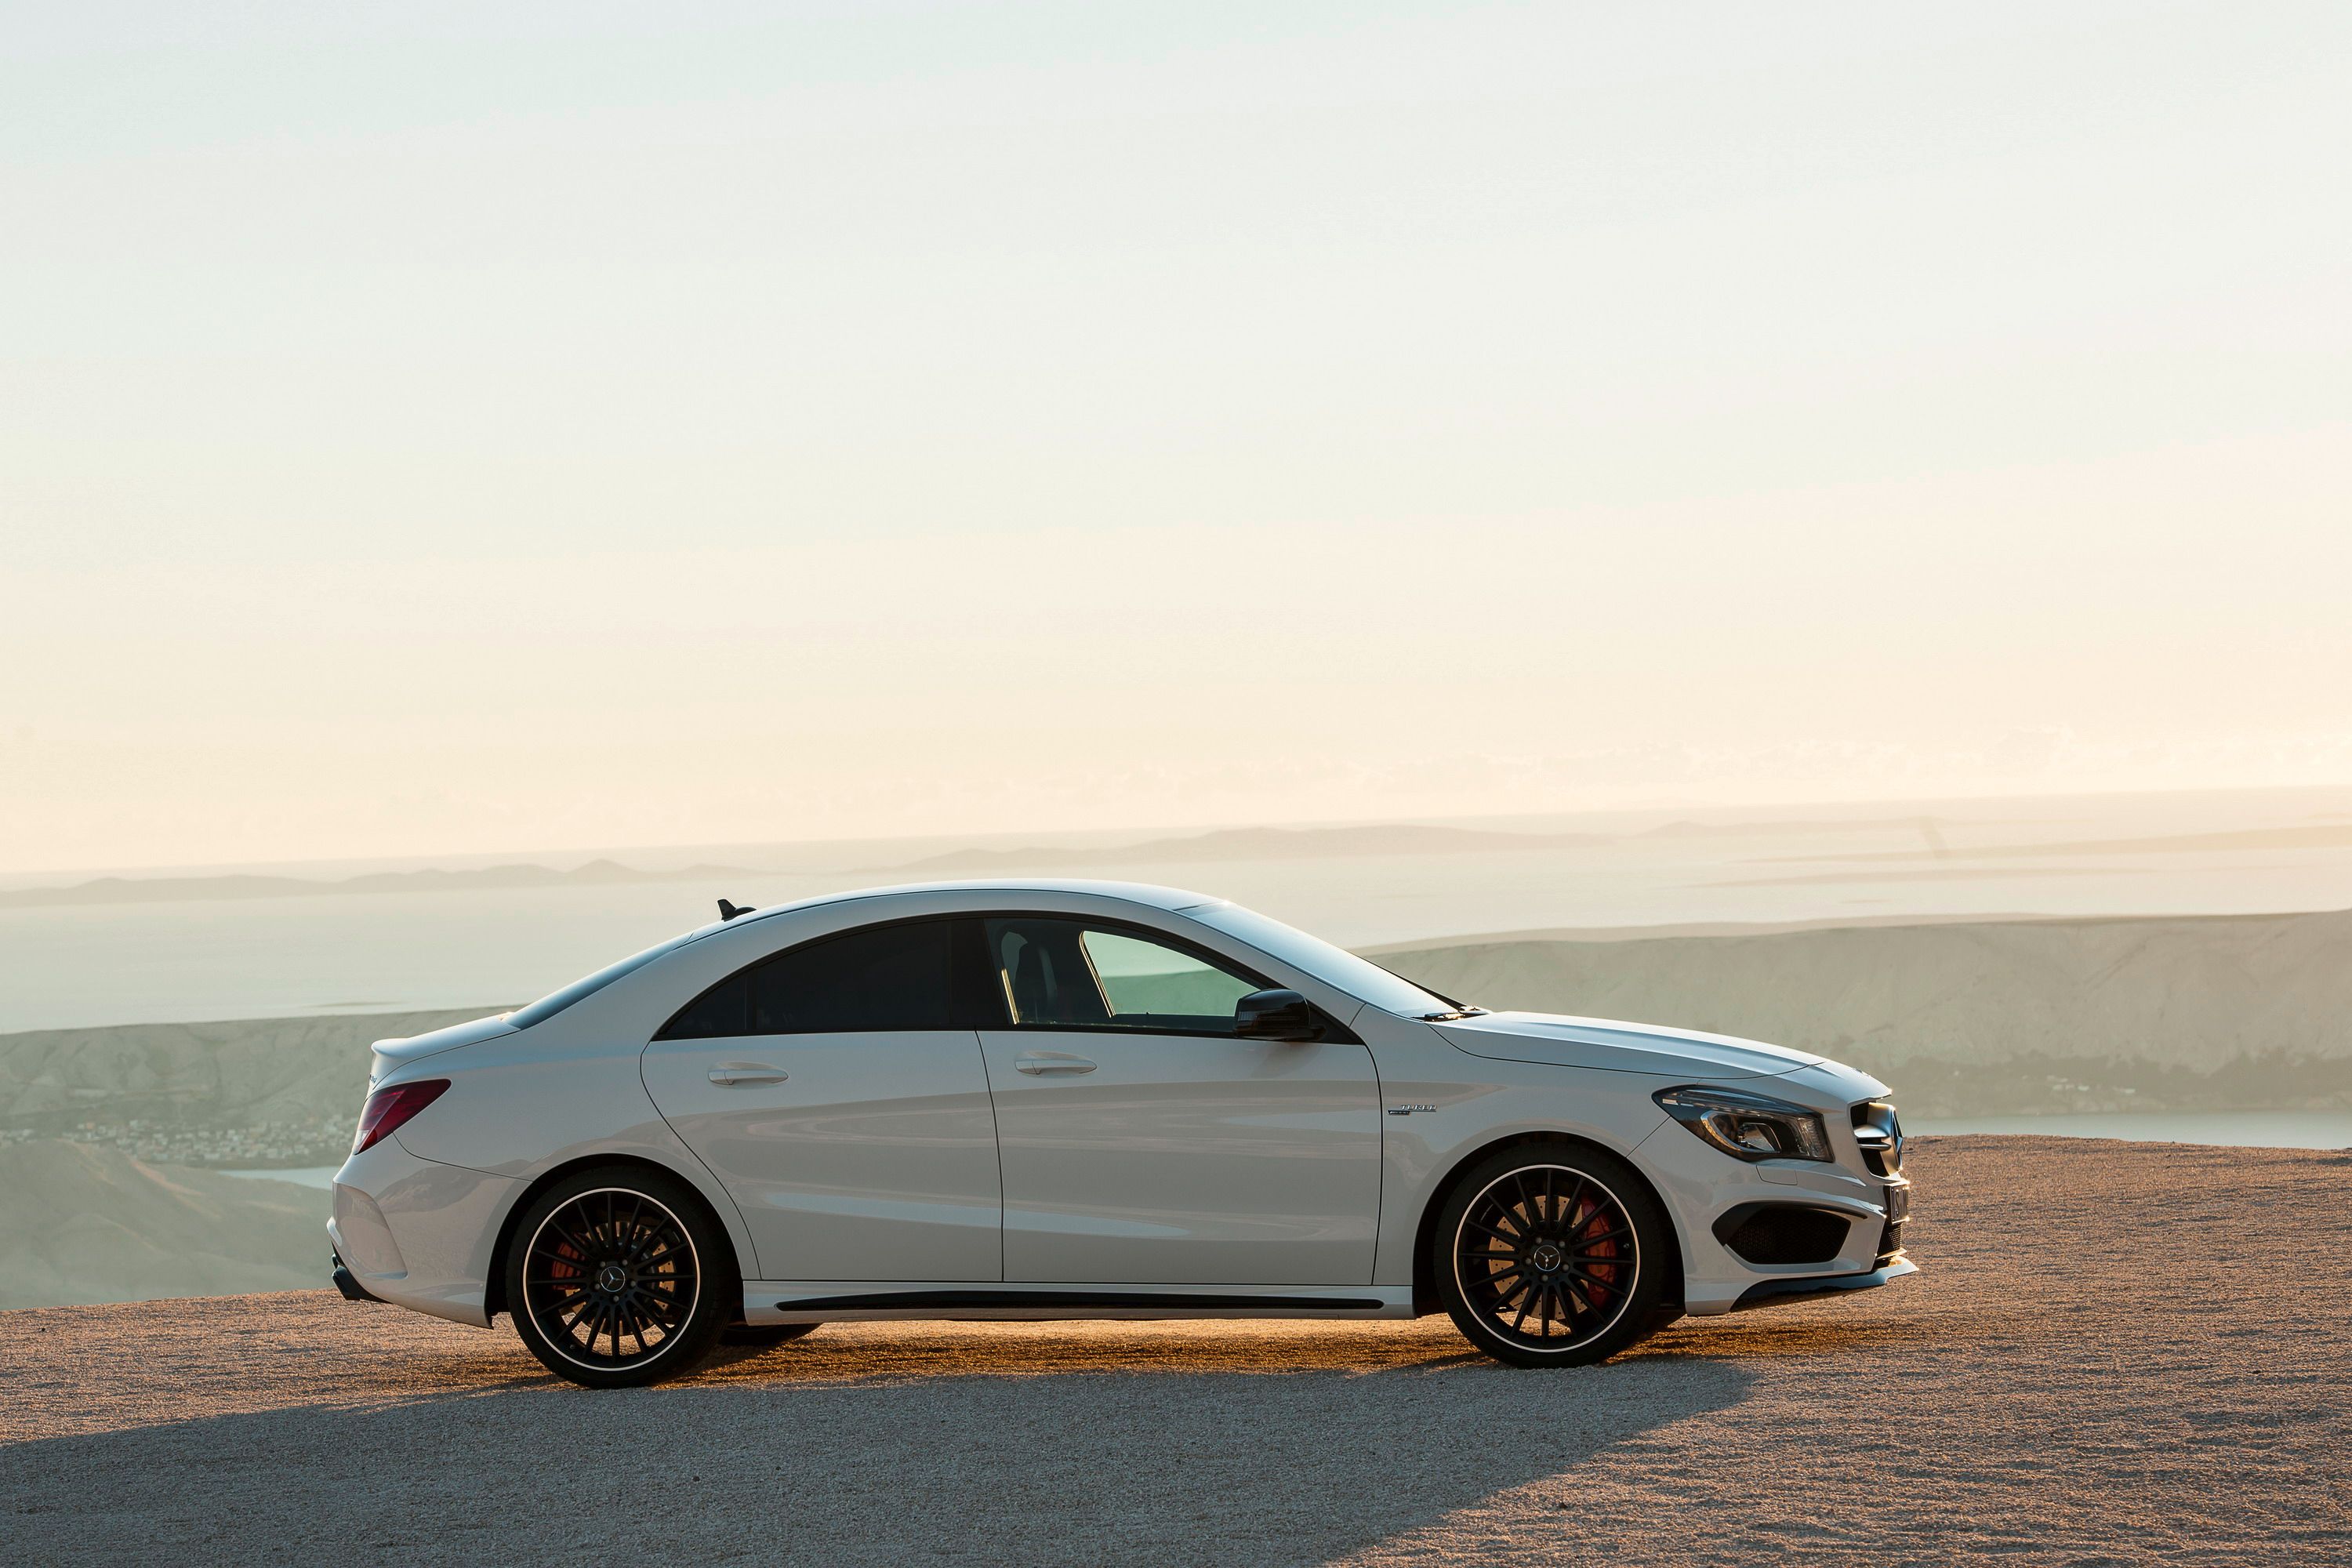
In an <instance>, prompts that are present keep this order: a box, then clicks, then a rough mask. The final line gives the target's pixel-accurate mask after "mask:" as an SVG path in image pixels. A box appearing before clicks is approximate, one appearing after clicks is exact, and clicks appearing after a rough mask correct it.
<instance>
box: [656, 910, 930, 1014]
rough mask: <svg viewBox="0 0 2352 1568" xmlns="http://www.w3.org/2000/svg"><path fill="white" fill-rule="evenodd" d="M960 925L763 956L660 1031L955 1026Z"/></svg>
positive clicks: (850, 937) (910, 927) (841, 939)
mask: <svg viewBox="0 0 2352 1568" xmlns="http://www.w3.org/2000/svg"><path fill="white" fill-rule="evenodd" d="M960 923H961V922H958V921H944V920H932V921H912V922H908V923H907V924H902V925H889V926H871V927H868V928H867V929H866V930H864V931H847V932H845V933H843V934H842V935H840V936H834V937H826V938H824V939H823V940H821V941H818V942H811V943H809V944H808V945H807V946H805V947H796V948H793V950H792V951H790V952H782V953H779V954H777V955H776V956H775V957H773V958H769V959H763V960H761V962H760V963H755V964H752V965H751V967H749V968H747V969H742V970H739V971H738V972H736V973H734V974H732V975H730V976H729V977H728V978H727V979H725V980H722V981H720V982H719V984H716V985H714V986H712V987H711V988H710V989H709V990H708V991H706V992H704V993H703V994H701V995H700V996H698V997H696V998H695V999H694V1000H693V1001H692V1002H690V1003H688V1004H687V1005H686V1006H685V1007H684V1008H683V1009H682V1010H681V1011H680V1012H679V1013H678V1015H677V1016H676V1017H674V1018H672V1019H671V1020H670V1021H669V1023H668V1024H667V1025H666V1026H663V1029H662V1032H661V1034H660V1036H659V1038H662V1039H666V1040H692V1039H713V1038H719V1037H728V1036H735V1035H849V1034H877V1033H882V1032H886V1031H894V1030H917V1029H951V1028H954V1027H957V1021H956V1007H955V1003H954V997H955V972H956V963H955V949H956V942H955V937H956V930H957V926H958V925H959V924H960ZM966 1026H967V1027H969V1024H967V1025H966Z"/></svg>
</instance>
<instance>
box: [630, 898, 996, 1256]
mask: <svg viewBox="0 0 2352 1568" xmlns="http://www.w3.org/2000/svg"><path fill="white" fill-rule="evenodd" d="M960 935H961V937H962V938H963V940H962V941H961V942H959V941H958V940H957V939H958V937H959V936H960ZM979 941H980V937H979V934H978V927H977V922H974V921H955V920H925V921H900V922H898V923H895V924H889V925H880V926H868V927H865V928H861V929H860V930H857V931H848V932H844V933H842V934H839V935H836V936H832V937H827V938H824V939H821V940H819V941H817V942H813V943H810V944H807V945H804V946H802V947H798V948H794V949H791V950H789V951H787V952H782V953H779V954H777V955H775V956H774V957H772V958H768V959H764V960H762V961H761V962H760V963H756V964H753V965H751V967H749V968H747V969H744V970H742V971H740V972H738V973H736V974H734V975H732V976H730V977H729V978H728V979H727V980H724V981H722V982H720V983H719V984H718V985H716V986H714V987H712V988H711V989H710V990H709V991H707V992H705V993H704V994H702V995H701V996H699V997H698V998H697V999H696V1000H695V1001H694V1002H692V1003H690V1004H689V1005H688V1006H687V1007H686V1008H684V1009H683V1010H682V1011H681V1012H680V1013H679V1014H678V1015H677V1017H675V1018H673V1019H671V1020H670V1022H669V1023H668V1024H667V1026H664V1028H663V1029H662V1031H661V1033H660V1034H659V1035H658V1036H657V1037H656V1038H655V1040H654V1041H653V1043H652V1044H651V1045H649V1046H647V1047H646V1053H645V1058H644V1067H645V1081H646V1090H647V1091H648V1092H649V1093H650V1094H651V1095H652V1096H653V1100H654V1103H655V1104H656V1106H657V1107H659V1108H660V1110H661V1113H662V1115H663V1116H664V1117H666V1118H667V1120H668V1121H669V1123H670V1125H671V1126H672V1127H674V1128H676V1129H677V1134H678V1136H679V1137H680V1138H682V1139H684V1140H685V1141H686V1143H687V1145H688V1147H689V1148H691V1149H692V1150H693V1151H694V1152H695V1153H696V1155H698V1157H699V1158H700V1159H701V1160H702V1162H703V1163H705V1164H706V1165H708V1166H709V1167H710V1169H711V1171H712V1173H714V1174H716V1175H717V1176H718V1178H719V1180H720V1181H721V1182H722V1183H724V1184H726V1187H727V1190H728V1192H729V1193H730V1194H731V1195H732V1196H733V1197H734V1199H735V1202H736V1205H738V1206H739V1207H740V1209H741V1211H742V1214H743V1218H744V1223H745V1224H746V1226H749V1228H750V1230H751V1241H752V1246H753V1247H754V1248H755V1249H756V1250H757V1252H758V1255H759V1260H758V1266H759V1272H760V1276H761V1278H762V1279H779V1280H795V1281H800V1280H821V1281H841V1282H845V1283H848V1282H857V1281H867V1280H871V1281H907V1280H939V1281H946V1282H966V1281H987V1282H994V1281H996V1280H999V1279H1002V1278H1003V1253H1002V1250H1001V1245H1000V1228H1001V1224H1002V1217H1003V1194H1002V1191H1001V1189H1000V1187H999V1184H998V1181H997V1161H996V1123H995V1117H994V1113H993V1110H992V1104H991V1101H990V1098H989V1093H988V1075H987V1068H986V1067H985V1066H984V1064H983V1063H982V1056H981V1044H980V1037H979V1035H978V1033H977V1032H976V1031H974V1030H973V1029H972V1028H971V1027H970V1026H969V1021H970V1016H971V1015H970V1013H969V1011H968V1007H969V1003H968V1001H964V1000H961V999H962V998H968V996H969V994H970V993H971V990H972V988H973V986H974V984H975V983H976V982H978V981H982V980H984V979H985V976H983V975H976V974H975V973H973V966H974V963H975V955H976V954H977V952H978V943H979ZM959 954H961V955H962V958H961V963H959V958H958V955H959ZM959 1022H963V1023H965V1024H966V1026H964V1027H957V1025H958V1023H959Z"/></svg>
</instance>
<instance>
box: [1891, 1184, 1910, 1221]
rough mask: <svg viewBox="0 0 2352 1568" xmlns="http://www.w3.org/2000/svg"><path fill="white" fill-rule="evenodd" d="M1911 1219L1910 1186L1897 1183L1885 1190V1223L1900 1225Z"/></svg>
mask: <svg viewBox="0 0 2352 1568" xmlns="http://www.w3.org/2000/svg"><path fill="white" fill-rule="evenodd" d="M1910 1217H1911V1184H1910V1183H1908V1182H1898V1183H1896V1184H1895V1185H1893V1186H1890V1187H1888V1188H1887V1189H1886V1223H1887V1224H1889V1225H1901V1224H1902V1223H1903V1222H1904V1221H1905V1220H1906V1219H1909V1218H1910Z"/></svg>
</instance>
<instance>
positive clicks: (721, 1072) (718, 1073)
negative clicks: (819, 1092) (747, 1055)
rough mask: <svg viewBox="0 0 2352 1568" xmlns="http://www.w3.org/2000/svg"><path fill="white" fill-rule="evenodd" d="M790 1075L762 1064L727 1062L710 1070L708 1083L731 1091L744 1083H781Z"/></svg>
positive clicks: (781, 1069)
mask: <svg viewBox="0 0 2352 1568" xmlns="http://www.w3.org/2000/svg"><path fill="white" fill-rule="evenodd" d="M790 1076H791V1075H790V1074H788V1073H786V1072H785V1071H784V1069H783V1068H772V1067H769V1066H768V1065H767V1064H765V1063H764V1062H729V1063H728V1064H727V1065H726V1066H724V1067H715V1068H711V1069H710V1081H711V1082H713V1083H717V1084H724V1085H725V1086H726V1087H728V1088H729V1089H733V1088H735V1087H737V1086H738V1085H740V1084H746V1083H782V1082H783V1081H784V1079H786V1078H788V1077H790Z"/></svg>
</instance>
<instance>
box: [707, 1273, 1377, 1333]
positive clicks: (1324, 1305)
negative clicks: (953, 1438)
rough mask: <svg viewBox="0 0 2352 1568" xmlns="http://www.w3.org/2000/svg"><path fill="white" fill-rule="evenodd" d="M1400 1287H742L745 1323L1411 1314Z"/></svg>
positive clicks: (754, 1284)
mask: <svg viewBox="0 0 2352 1568" xmlns="http://www.w3.org/2000/svg"><path fill="white" fill-rule="evenodd" d="M1413 1315H1414V1314H1413V1310H1412V1291H1411V1290H1409V1289H1402V1288H1401V1287H1378V1286H1375V1287H1366V1288H1364V1289H1353V1288H1350V1287H1347V1286H1314V1287H1301V1286H1296V1285H1292V1286H1248V1285H1215V1286H1186V1287H1169V1288H1165V1289H1152V1288H1151V1287H1149V1286H1127V1287H1118V1286H1076V1285H1033V1286H1025V1287H1024V1286H1002V1285H961V1284H956V1285H948V1284H930V1283H923V1284H907V1285H897V1286H892V1285H875V1284H853V1283H846V1282H831V1281H829V1282H826V1283H824V1284H799V1283H793V1284H775V1283H767V1282H761V1281H752V1282H751V1283H748V1284H746V1285H745V1286H744V1288H743V1319H744V1321H746V1322H751V1323H813V1322H856V1321H890V1320H921V1319H944V1320H949V1321H955V1320H963V1321H997V1322H1035V1321H1055V1320H1063V1319H1086V1318H1102V1319H1128V1320H1148V1319H1153V1318H1410V1317H1412V1316H1413Z"/></svg>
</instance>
